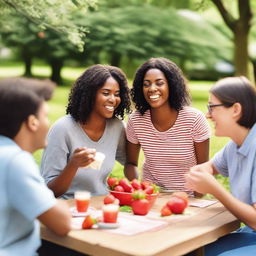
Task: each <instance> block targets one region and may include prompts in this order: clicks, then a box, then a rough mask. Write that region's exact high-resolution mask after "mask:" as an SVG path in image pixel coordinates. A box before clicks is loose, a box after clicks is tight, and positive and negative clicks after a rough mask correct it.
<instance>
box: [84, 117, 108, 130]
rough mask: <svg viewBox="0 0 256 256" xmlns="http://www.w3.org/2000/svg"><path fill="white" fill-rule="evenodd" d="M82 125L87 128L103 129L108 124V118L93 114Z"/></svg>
mask: <svg viewBox="0 0 256 256" xmlns="http://www.w3.org/2000/svg"><path fill="white" fill-rule="evenodd" d="M81 126H82V128H83V129H86V130H91V129H92V130H94V131H103V130H104V129H105V126H106V119H104V118H99V117H97V116H92V115H91V116H90V117H89V118H88V120H87V121H86V122H85V124H81Z"/></svg>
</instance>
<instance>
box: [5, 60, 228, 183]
mask: <svg viewBox="0 0 256 256" xmlns="http://www.w3.org/2000/svg"><path fill="white" fill-rule="evenodd" d="M83 70H84V69H83V68H73V67H66V68H64V69H63V72H62V75H63V78H64V79H65V86H59V87H57V88H56V90H55V93H54V96H53V98H52V99H51V101H50V102H49V107H50V114H49V118H50V121H51V123H53V122H54V121H55V120H57V119H58V118H59V117H61V116H63V115H65V106H66V105H67V98H68V94H69V90H70V86H71V85H72V83H73V82H74V80H75V79H76V78H77V77H78V76H79V75H80V74H81V73H82V72H83ZM22 73H23V66H22V64H19V63H14V64H13V65H11V64H10V65H5V64H3V63H2V64H0V78H2V77H8V76H19V75H22ZM33 74H34V75H36V76H39V77H47V76H49V74H50V69H49V68H48V67H47V66H44V65H36V66H35V67H33ZM212 84H213V82H208V81H190V82H189V90H190V92H191V95H192V106H194V107H195V108H198V109H200V110H201V111H202V112H204V113H205V112H206V105H207V99H208V90H209V88H210V87H211V86H212ZM210 124H211V122H210ZM211 125H212V124H211ZM227 141H228V139H227V138H216V137H215V136H214V130H212V137H211V143H210V156H211V157H212V156H213V155H214V154H215V153H216V152H217V151H219V150H220V149H221V148H222V147H223V146H224V145H225V144H226V142H227ZM41 154H42V151H41V150H39V151H37V152H36V153H35V154H34V156H35V159H36V161H37V162H38V163H40V159H41ZM142 163H143V154H141V156H140V163H139V166H140V167H141V166H142ZM112 174H113V175H115V176H118V177H121V176H123V172H122V166H121V165H119V164H118V163H116V165H115V168H114V170H113V172H112ZM218 179H219V180H220V181H221V182H223V183H224V185H225V186H227V187H228V181H227V179H225V178H222V177H218Z"/></svg>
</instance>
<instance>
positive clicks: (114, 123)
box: [107, 118, 125, 130]
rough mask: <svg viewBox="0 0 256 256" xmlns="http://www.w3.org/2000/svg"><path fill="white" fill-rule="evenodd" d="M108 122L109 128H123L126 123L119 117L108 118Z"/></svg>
mask: <svg viewBox="0 0 256 256" xmlns="http://www.w3.org/2000/svg"><path fill="white" fill-rule="evenodd" d="M107 124H108V127H109V128H111V129H114V130H123V129H124V127H125V123H124V122H123V121H122V120H120V119H118V118H112V119H108V120H107Z"/></svg>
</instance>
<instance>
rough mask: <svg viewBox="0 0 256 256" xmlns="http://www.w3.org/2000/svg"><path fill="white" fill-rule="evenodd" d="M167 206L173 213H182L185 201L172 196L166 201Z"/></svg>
mask: <svg viewBox="0 0 256 256" xmlns="http://www.w3.org/2000/svg"><path fill="white" fill-rule="evenodd" d="M167 206H168V207H169V209H170V210H171V212H173V213H175V214H180V213H183V211H184V210H185V208H186V203H185V201H184V200H183V199H181V198H179V197H175V196H172V197H171V198H170V200H169V201H168V202H167Z"/></svg>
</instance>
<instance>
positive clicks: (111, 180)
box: [107, 177, 118, 189]
mask: <svg viewBox="0 0 256 256" xmlns="http://www.w3.org/2000/svg"><path fill="white" fill-rule="evenodd" d="M107 183H108V186H109V187H110V189H113V188H114V187H115V186H116V185H117V184H118V180H117V178H115V177H108V179H107Z"/></svg>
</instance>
